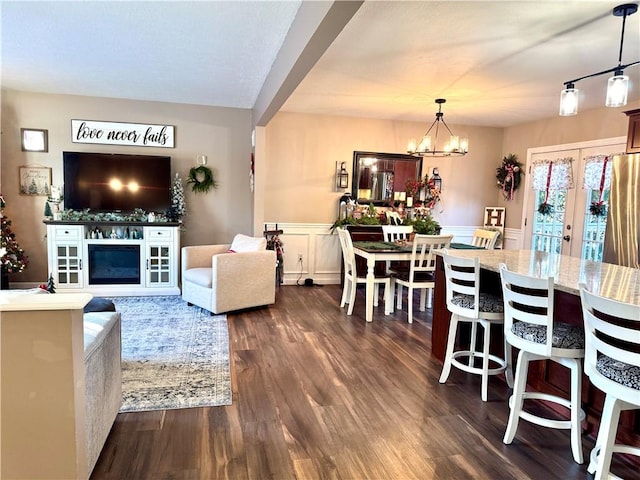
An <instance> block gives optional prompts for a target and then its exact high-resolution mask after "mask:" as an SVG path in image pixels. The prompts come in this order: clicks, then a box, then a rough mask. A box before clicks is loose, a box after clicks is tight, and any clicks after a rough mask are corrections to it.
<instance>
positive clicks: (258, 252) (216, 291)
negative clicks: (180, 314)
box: [181, 235, 276, 314]
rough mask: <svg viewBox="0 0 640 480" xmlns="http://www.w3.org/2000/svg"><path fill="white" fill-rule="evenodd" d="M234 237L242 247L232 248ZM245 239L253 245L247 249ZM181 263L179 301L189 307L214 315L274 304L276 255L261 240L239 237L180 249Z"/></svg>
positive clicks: (235, 242)
mask: <svg viewBox="0 0 640 480" xmlns="http://www.w3.org/2000/svg"><path fill="white" fill-rule="evenodd" d="M238 237H242V239H244V240H245V242H244V247H243V248H238V247H236V249H234V246H236V245H240V243H238V242H237V241H236V240H237V239H238ZM247 240H249V241H250V240H254V242H253V243H254V245H253V246H252V247H249V248H247V242H246V241H247ZM261 240H264V242H261ZM241 247H242V245H241ZM248 249H249V250H252V251H240V250H248ZM231 250H235V251H233V252H232V251H231ZM181 260H182V266H181V271H182V299H183V300H185V301H186V302H188V303H189V304H190V305H191V304H193V305H197V306H198V307H202V308H204V309H206V310H208V311H210V312H211V313H215V314H218V313H223V312H229V311H233V310H241V309H244V308H250V307H258V306H262V305H271V304H273V303H275V297H276V252H274V251H273V250H266V240H265V239H264V238H262V239H258V238H255V239H252V237H245V236H244V235H242V236H240V235H239V236H237V237H236V239H234V243H233V244H232V245H201V246H193V247H183V248H182V259H181Z"/></svg>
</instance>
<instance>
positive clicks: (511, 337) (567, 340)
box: [500, 263, 585, 463]
mask: <svg viewBox="0 0 640 480" xmlns="http://www.w3.org/2000/svg"><path fill="white" fill-rule="evenodd" d="M500 279H501V282H502V294H503V297H504V334H505V338H506V340H507V342H508V343H509V344H511V345H512V346H513V347H515V348H518V349H520V353H518V361H517V364H516V376H515V382H514V383H515V386H514V389H513V395H512V396H511V398H510V399H509V408H510V409H511V411H510V413H509V422H508V424H507V429H506V432H505V434H504V439H503V442H504V443H506V444H510V443H511V442H512V441H513V438H514V437H515V435H516V430H517V428H518V421H519V420H520V419H521V418H522V419H524V420H527V421H529V422H531V423H535V424H536V425H541V426H543V427H549V428H558V429H569V430H571V451H572V453H573V459H574V461H575V462H576V463H582V462H583V461H584V460H583V456H582V438H581V433H582V421H583V420H584V418H585V413H584V411H583V410H582V409H581V408H580V393H581V390H582V365H581V360H582V358H583V357H584V333H583V331H582V327H581V326H579V325H569V324H565V323H560V322H555V323H554V321H553V306H554V297H553V295H554V283H553V277H548V278H539V277H531V276H528V275H522V274H518V273H514V272H510V271H509V270H508V269H507V266H506V265H505V264H504V263H501V264H500ZM536 360H552V361H554V362H556V363H559V364H560V365H563V366H565V367H567V368H569V369H570V370H571V398H570V400H567V399H566V398H562V397H559V396H557V395H551V394H547V393H542V392H532V391H526V387H527V374H528V371H529V362H532V361H536ZM529 399H536V400H545V401H549V402H553V403H557V404H560V405H562V406H564V407H566V408H568V409H569V410H570V412H571V415H570V419H569V420H554V419H551V418H546V417H542V416H538V415H534V414H532V413H530V412H527V411H525V410H524V408H523V407H524V401H525V400H529Z"/></svg>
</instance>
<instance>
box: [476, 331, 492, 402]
mask: <svg viewBox="0 0 640 480" xmlns="http://www.w3.org/2000/svg"><path fill="white" fill-rule="evenodd" d="M478 323H480V326H481V327H483V328H484V339H483V342H484V343H483V345H482V355H483V356H482V390H481V391H480V396H481V398H482V401H483V402H486V401H487V390H488V388H489V340H490V336H491V323H490V322H483V321H480V322H478Z"/></svg>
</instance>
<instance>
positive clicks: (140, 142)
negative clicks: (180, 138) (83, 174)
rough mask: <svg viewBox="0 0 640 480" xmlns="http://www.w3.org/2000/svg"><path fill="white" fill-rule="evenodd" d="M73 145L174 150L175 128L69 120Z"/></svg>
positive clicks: (169, 126) (144, 124)
mask: <svg viewBox="0 0 640 480" xmlns="http://www.w3.org/2000/svg"><path fill="white" fill-rule="evenodd" d="M71 141H72V142H73V143H96V144H101V145H125V146H135V147H156V148H158V147H159V148H175V127H174V126H173V125H155V124H146V123H122V122H102V121H95V120H71Z"/></svg>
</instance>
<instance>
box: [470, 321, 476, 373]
mask: <svg viewBox="0 0 640 480" xmlns="http://www.w3.org/2000/svg"><path fill="white" fill-rule="evenodd" d="M477 335H478V321H477V320H474V321H473V322H471V343H470V345H469V366H470V367H473V365H474V363H475V362H474V355H475V351H476V345H477Z"/></svg>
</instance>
